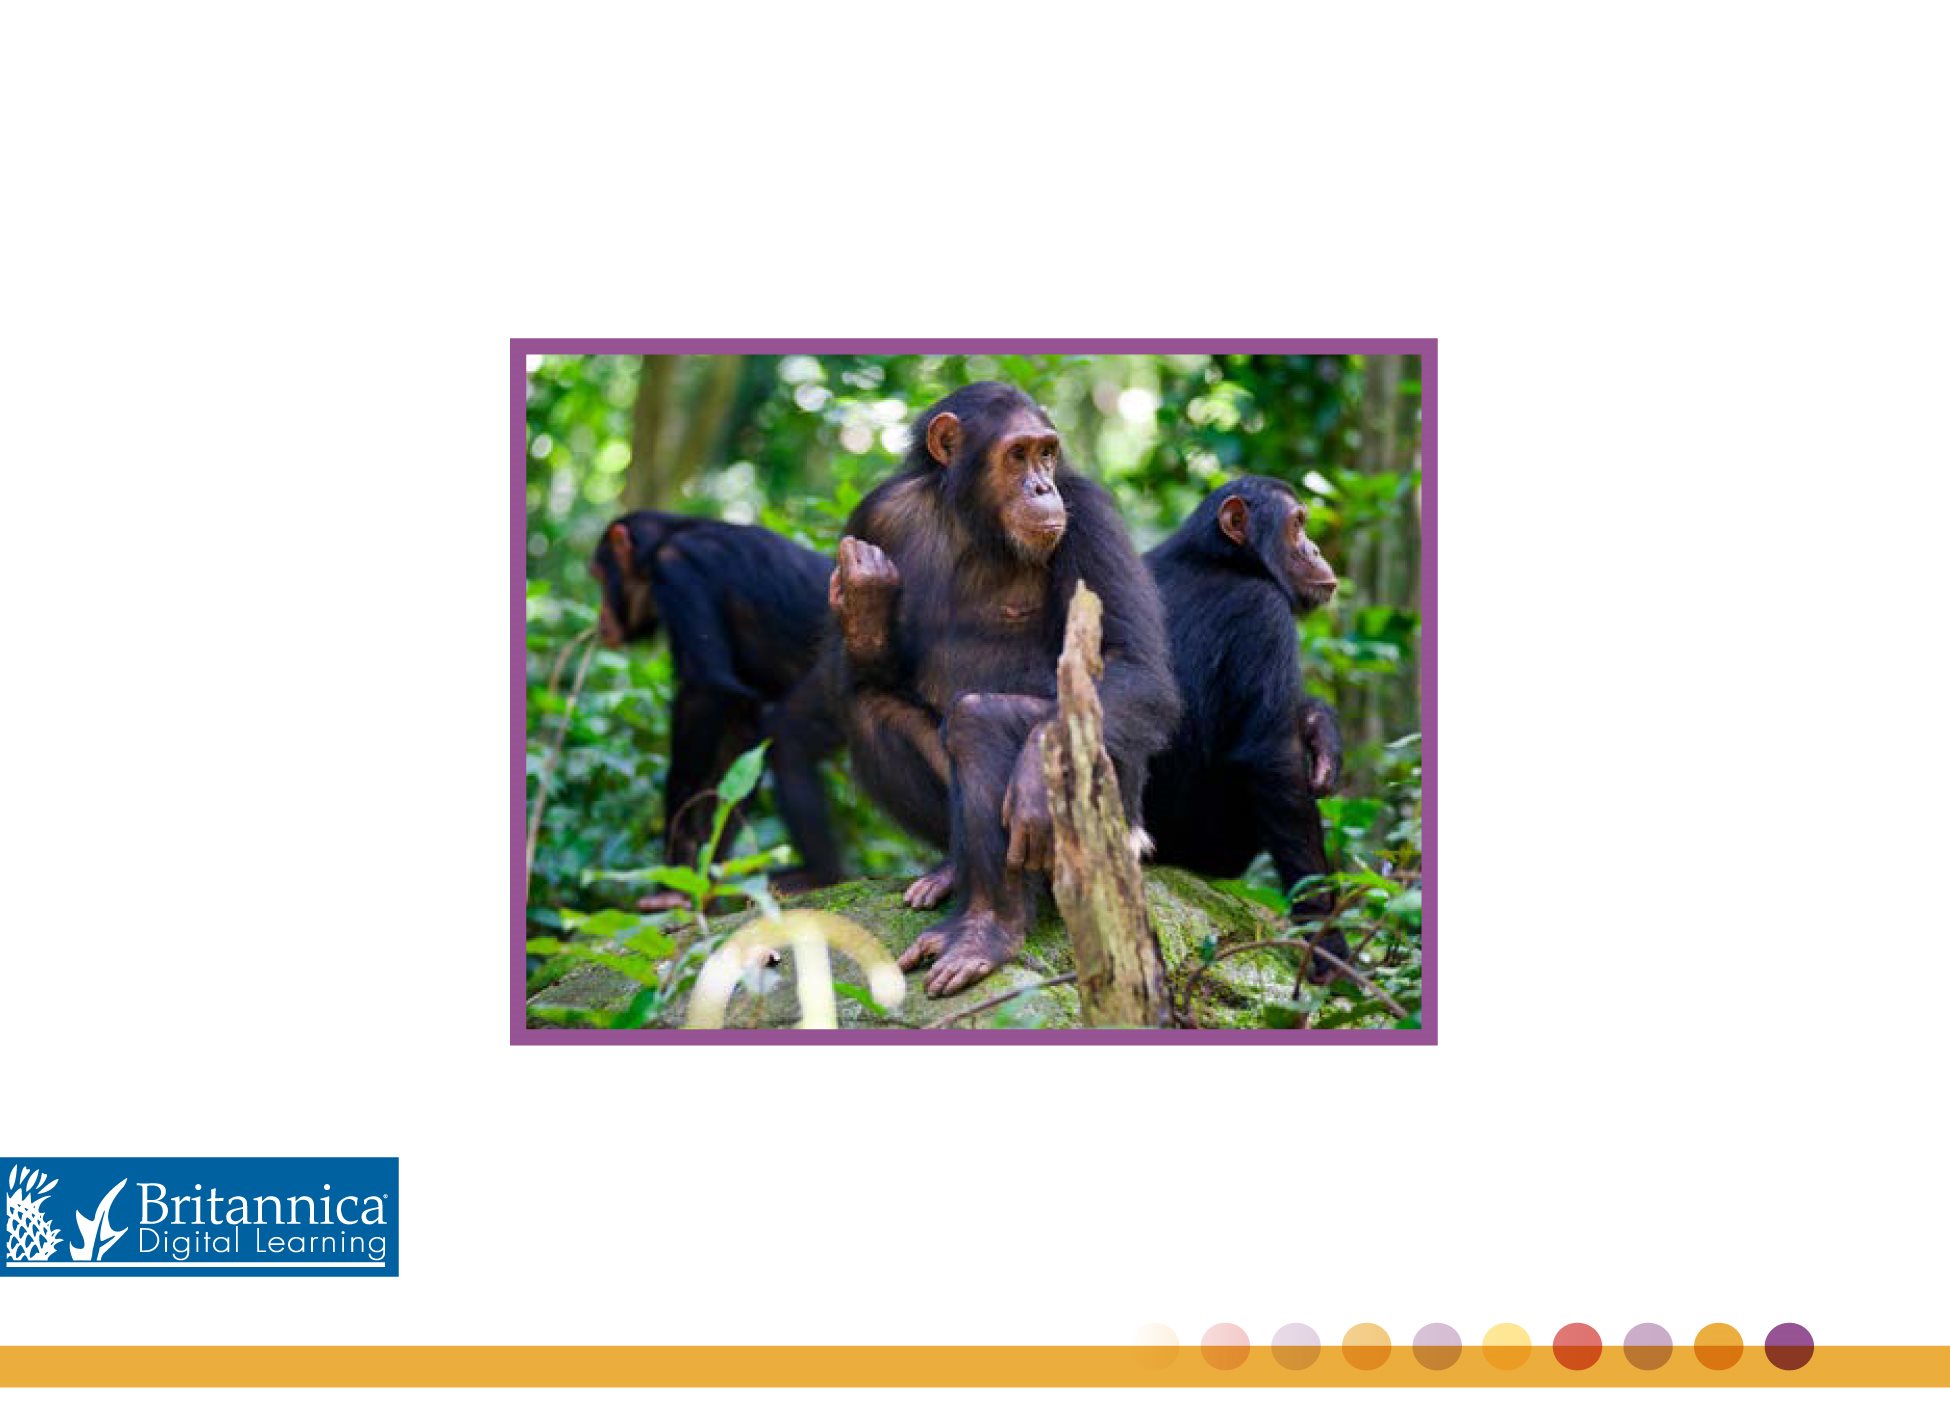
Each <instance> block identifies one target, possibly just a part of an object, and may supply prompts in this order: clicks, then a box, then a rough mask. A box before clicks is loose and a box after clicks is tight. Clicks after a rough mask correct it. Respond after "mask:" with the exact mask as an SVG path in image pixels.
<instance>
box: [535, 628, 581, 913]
mask: <svg viewBox="0 0 1950 1425" xmlns="http://www.w3.org/2000/svg"><path fill="white" fill-rule="evenodd" d="M595 636H596V630H595V629H593V628H592V629H586V630H584V631H583V632H581V633H579V634H577V635H576V636H575V637H574V638H573V639H571V640H570V641H569V645H568V647H567V648H564V649H563V650H562V652H561V654H560V655H559V656H558V657H557V658H556V660H555V671H554V672H552V673H551V674H549V680H548V690H549V692H550V693H553V692H554V691H555V688H556V679H557V678H558V677H560V676H561V672H562V664H563V661H564V660H565V659H567V658H568V656H569V651H570V649H573V648H574V647H575V646H576V644H578V643H585V642H589V640H591V639H593V638H594V637H595ZM595 654H596V645H595V644H594V643H589V647H588V649H587V651H585V652H584V653H583V655H582V662H581V664H580V665H579V666H578V667H577V668H576V680H575V683H574V685H573V686H572V687H570V689H569V701H568V703H567V705H566V706H565V707H564V708H563V709H562V721H561V723H560V724H559V725H558V726H557V727H556V729H555V740H554V741H553V742H551V743H550V744H549V749H548V755H547V756H546V757H544V758H543V759H542V770H541V774H540V775H539V776H538V777H536V779H535V805H534V806H533V807H532V808H530V810H529V813H528V874H527V876H526V877H525V878H524V879H523V881H522V883H521V903H522V904H523V905H524V906H525V905H527V904H528V890H529V886H530V884H531V883H532V882H533V881H534V879H535V846H536V843H537V842H538V841H539V840H540V839H541V834H542V809H543V808H544V807H546V806H547V805H548V781H549V778H550V777H551V776H553V775H554V774H555V763H556V759H557V758H559V757H560V756H561V755H562V744H563V742H564V741H566V740H567V739H568V736H569V724H570V723H571V722H573V721H574V720H575V713H576V699H577V698H579V697H581V696H582V680H583V678H584V677H585V676H587V674H588V672H589V660H590V659H591V658H593V657H595Z"/></svg>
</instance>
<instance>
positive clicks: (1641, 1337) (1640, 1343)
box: [1625, 1321, 1672, 1371]
mask: <svg viewBox="0 0 1950 1425" xmlns="http://www.w3.org/2000/svg"><path fill="white" fill-rule="evenodd" d="M1625 1359H1626V1360H1628V1361H1630V1362H1631V1363H1632V1364H1633V1365H1635V1366H1637V1367H1638V1368H1639V1369H1640V1370H1642V1371H1656V1370H1658V1369H1659V1367H1660V1366H1663V1365H1664V1364H1665V1363H1666V1362H1667V1361H1669V1360H1671V1359H1672V1333H1671V1332H1669V1331H1667V1330H1666V1328H1665V1327H1663V1326H1655V1325H1653V1324H1652V1323H1651V1322H1650V1321H1643V1322H1640V1323H1639V1324H1638V1325H1637V1326H1634V1327H1633V1328H1632V1329H1631V1330H1630V1331H1627V1332H1626V1333H1625Z"/></svg>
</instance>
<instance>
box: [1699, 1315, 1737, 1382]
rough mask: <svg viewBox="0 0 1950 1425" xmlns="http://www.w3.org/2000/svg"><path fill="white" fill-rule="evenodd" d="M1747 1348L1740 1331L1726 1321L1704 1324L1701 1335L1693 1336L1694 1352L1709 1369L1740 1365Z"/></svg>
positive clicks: (1720, 1369) (1718, 1369)
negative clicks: (1741, 1356) (1743, 1352)
mask: <svg viewBox="0 0 1950 1425" xmlns="http://www.w3.org/2000/svg"><path fill="white" fill-rule="evenodd" d="M1745 1349H1746V1348H1745V1345H1744V1344H1743V1343H1742V1341H1741V1340H1740V1333H1739V1332H1738V1331H1736V1330H1734V1329H1733V1328H1732V1327H1731V1326H1729V1325H1727V1323H1726V1322H1724V1321H1715V1322H1714V1323H1713V1324H1712V1325H1711V1326H1702V1327H1701V1328H1700V1333H1699V1335H1697V1336H1695V1337H1693V1354H1694V1355H1695V1356H1698V1357H1699V1363H1700V1364H1701V1365H1703V1366H1705V1367H1706V1368H1707V1369H1708V1370H1709V1371H1724V1370H1727V1369H1729V1368H1731V1367H1733V1366H1735V1365H1738V1364H1739V1362H1740V1353H1741V1352H1742V1351H1743V1350H1745Z"/></svg>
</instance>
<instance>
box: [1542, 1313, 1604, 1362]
mask: <svg viewBox="0 0 1950 1425" xmlns="http://www.w3.org/2000/svg"><path fill="white" fill-rule="evenodd" d="M1604 1353H1605V1343H1604V1342H1603V1341H1602V1340H1600V1339H1599V1336H1598V1333H1597V1332H1596V1331H1594V1330H1592V1329H1591V1328H1590V1327H1589V1326H1587V1325H1585V1324H1584V1323H1583V1322H1582V1321H1573V1322H1572V1323H1571V1324H1570V1325H1569V1326H1566V1327H1565V1328H1564V1329H1563V1330H1562V1331H1560V1332H1558V1333H1557V1335H1556V1337H1555V1338H1554V1339H1553V1340H1552V1341H1551V1354H1552V1355H1553V1356H1556V1357H1557V1363H1558V1364H1559V1365H1560V1366H1562V1367H1564V1369H1565V1370H1567V1371H1588V1370H1590V1369H1591V1368H1592V1367H1593V1366H1595V1365H1597V1364H1598V1357H1600V1356H1601V1355H1603V1354H1604Z"/></svg>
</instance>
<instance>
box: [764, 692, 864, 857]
mask: <svg viewBox="0 0 1950 1425" xmlns="http://www.w3.org/2000/svg"><path fill="white" fill-rule="evenodd" d="M765 736H766V737H767V739H769V740H770V742H771V744H772V749H771V752H770V754H769V757H768V760H769V761H770V763H771V766H772V790H773V794H774V795H775V796H776V797H777V798H778V803H779V817H780V819H781V820H783V821H784V822H785V829H786V835H787V836H789V837H790V838H791V839H792V845H793V847H794V849H795V850H797V851H798V853H799V862H800V864H799V866H798V867H796V868H794V869H792V870H789V871H783V872H781V873H779V874H778V875H776V876H774V877H773V878H772V888H773V889H774V890H775V891H778V892H779V893H781V894H794V893H796V892H799V891H809V890H813V889H815V888H817V887H819V886H830V885H831V884H833V882H835V881H837V880H839V879H840V878H841V877H842V876H844V875H845V868H844V867H843V866H842V864H841V862H840V849H839V844H838V842H837V841H836V840H835V838H834V836H833V820H832V817H831V816H830V815H829V814H828V812H827V807H826V788H825V786H824V784H823V783H822V782H821V780H820V774H819V767H820V763H822V762H824V761H825V760H826V758H828V757H830V756H831V755H832V754H833V753H834V752H836V751H837V750H839V748H840V746H841V745H842V744H843V743H844V742H845V740H846V739H845V738H844V737H843V736H842V735H841V732H840V729H839V727H838V726H837V725H836V724H835V723H834V721H833V717H832V713H831V710H830V709H829V708H828V706H827V703H826V698H825V696H824V689H823V687H822V686H821V680H820V679H819V678H818V677H817V676H816V675H815V676H813V677H809V678H805V679H803V680H801V681H800V683H799V685H798V686H797V687H796V688H794V689H793V690H792V692H791V693H790V694H788V695H787V697H786V699H785V700H784V701H783V702H780V703H775V704H774V705H773V706H772V707H770V708H768V709H766V713H765Z"/></svg>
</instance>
